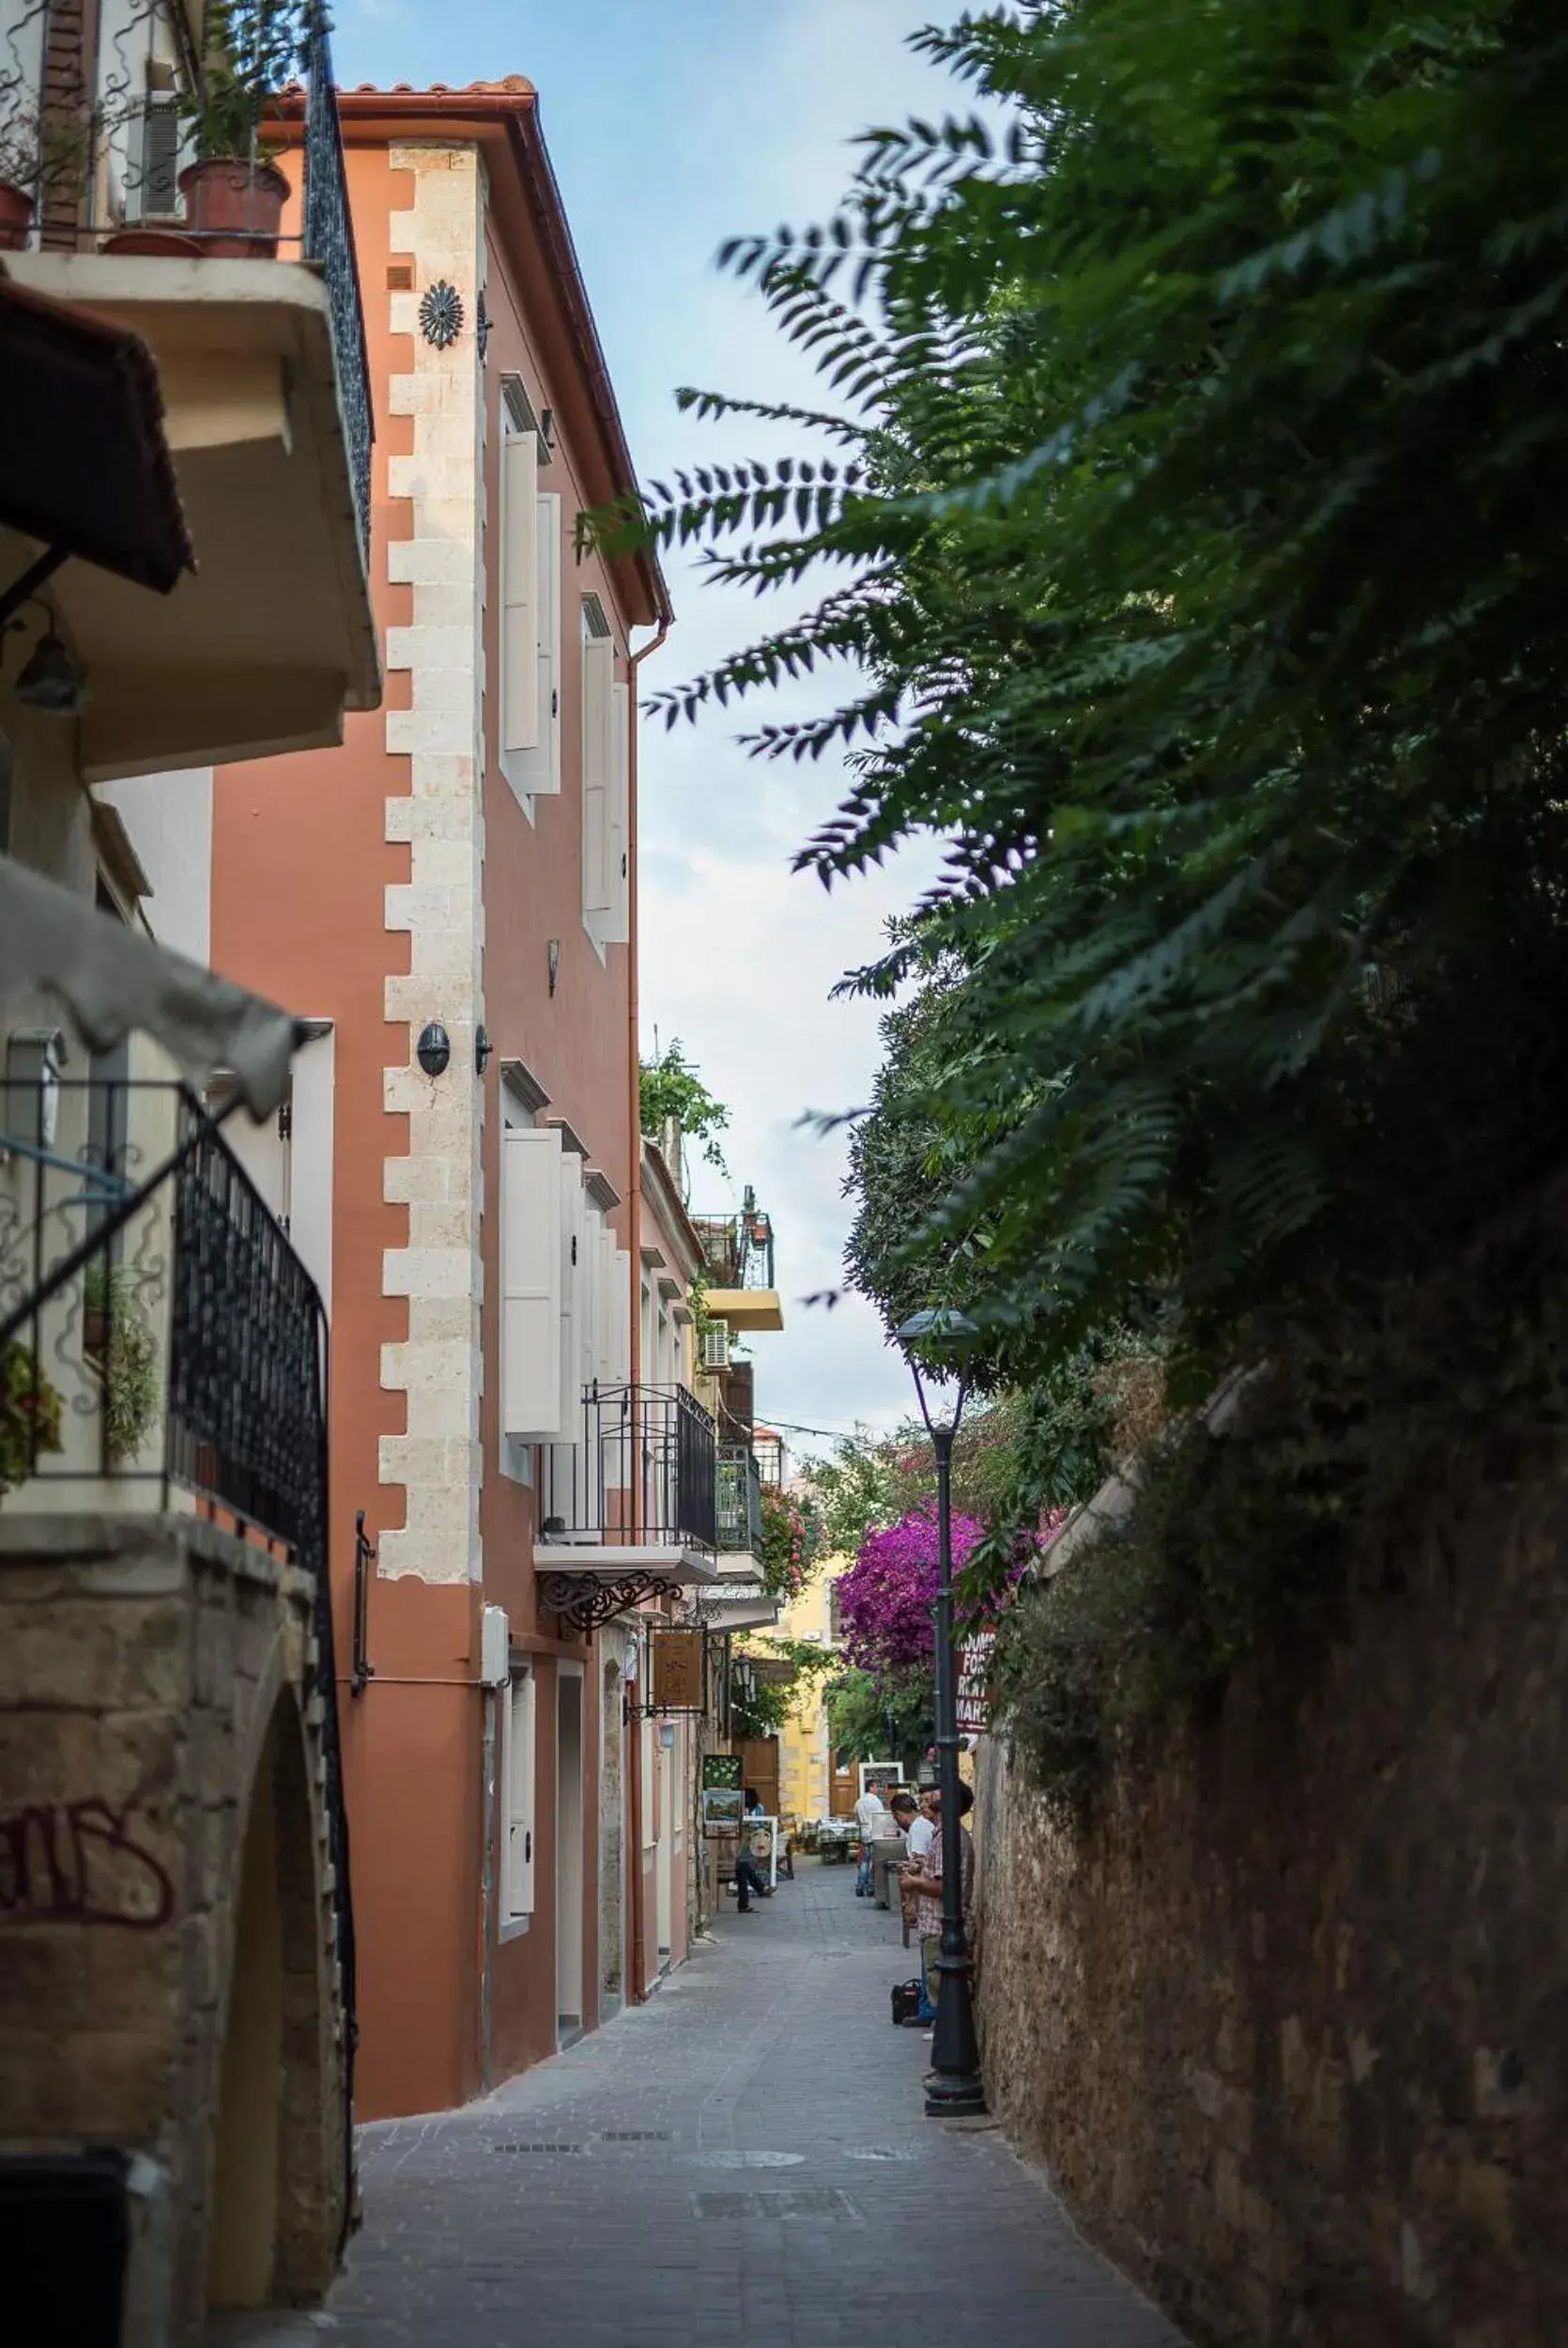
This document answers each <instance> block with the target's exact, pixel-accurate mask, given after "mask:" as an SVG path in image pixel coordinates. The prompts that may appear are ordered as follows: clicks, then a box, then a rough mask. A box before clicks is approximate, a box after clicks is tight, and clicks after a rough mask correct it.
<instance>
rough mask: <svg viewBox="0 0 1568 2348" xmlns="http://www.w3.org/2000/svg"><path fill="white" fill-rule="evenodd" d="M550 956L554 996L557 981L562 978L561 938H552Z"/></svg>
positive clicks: (551, 989) (551, 986)
mask: <svg viewBox="0 0 1568 2348" xmlns="http://www.w3.org/2000/svg"><path fill="white" fill-rule="evenodd" d="M549 956H550V993H551V994H552V995H553V994H554V993H555V986H556V981H557V980H558V979H559V978H560V976H561V940H560V938H559V937H552V938H551V940H550V944H549Z"/></svg>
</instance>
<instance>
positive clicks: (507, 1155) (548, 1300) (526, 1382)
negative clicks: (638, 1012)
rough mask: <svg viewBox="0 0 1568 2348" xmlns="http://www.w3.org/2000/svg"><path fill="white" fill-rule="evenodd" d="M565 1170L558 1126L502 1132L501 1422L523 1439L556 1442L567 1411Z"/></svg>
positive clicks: (509, 1433)
mask: <svg viewBox="0 0 1568 2348" xmlns="http://www.w3.org/2000/svg"><path fill="white" fill-rule="evenodd" d="M574 1163H575V1162H574ZM561 1177H562V1169H561V1134H560V1131H559V1129H558V1128H557V1127H555V1126H548V1125H546V1126H543V1127H540V1128H538V1129H535V1130H529V1129H526V1128H521V1129H519V1128H509V1129H508V1130H507V1131H506V1132H505V1133H503V1134H502V1135H501V1137H500V1214H501V1223H500V1281H501V1301H500V1408H501V1427H502V1429H503V1431H504V1432H505V1433H506V1434H508V1435H514V1436H515V1437H517V1438H518V1439H519V1440H520V1441H522V1442H524V1443H550V1442H554V1441H555V1440H556V1439H557V1438H558V1437H559V1436H560V1435H561V1432H562V1430H563V1425H564V1418H565V1411H566V1397H565V1395H564V1394H563V1392H562V1385H561V1313H562V1303H563V1299H562V1287H561V1190H562V1179H561Z"/></svg>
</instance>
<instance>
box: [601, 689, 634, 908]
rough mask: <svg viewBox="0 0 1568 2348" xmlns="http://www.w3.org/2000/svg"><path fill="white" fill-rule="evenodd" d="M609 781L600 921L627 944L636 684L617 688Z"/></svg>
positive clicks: (615, 692)
mask: <svg viewBox="0 0 1568 2348" xmlns="http://www.w3.org/2000/svg"><path fill="white" fill-rule="evenodd" d="M613 701H614V718H613V723H612V726H611V763H610V783H609V826H608V848H607V856H608V863H609V873H608V880H609V904H608V908H607V913H606V916H605V919H604V920H603V921H601V923H600V924H599V935H600V936H601V937H602V938H603V939H604V941H605V943H606V945H607V946H624V945H625V944H627V942H628V941H629V939H630V937H631V935H632V883H631V869H632V837H631V757H632V715H633V713H632V688H631V687H630V686H629V685H617V686H616V687H615V688H614V694H613Z"/></svg>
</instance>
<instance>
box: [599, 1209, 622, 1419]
mask: <svg viewBox="0 0 1568 2348" xmlns="http://www.w3.org/2000/svg"><path fill="white" fill-rule="evenodd" d="M619 1269H620V1259H619V1258H618V1257H617V1255H616V1252H615V1233H614V1232H613V1231H612V1230H611V1229H610V1228H609V1224H608V1222H607V1220H606V1219H605V1218H604V1217H603V1216H601V1217H600V1220H599V1328H598V1350H599V1371H598V1376H599V1383H600V1384H601V1385H605V1386H616V1385H619V1384H620V1383H621V1372H620V1370H619V1368H618V1367H617V1366H616V1357H615V1332H616V1311H615V1282H616V1278H617V1274H618V1272H619Z"/></svg>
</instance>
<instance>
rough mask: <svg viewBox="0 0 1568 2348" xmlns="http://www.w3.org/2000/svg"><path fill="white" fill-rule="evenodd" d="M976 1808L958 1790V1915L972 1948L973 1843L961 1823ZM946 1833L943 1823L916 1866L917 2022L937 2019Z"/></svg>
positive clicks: (967, 1790) (967, 1793)
mask: <svg viewBox="0 0 1568 2348" xmlns="http://www.w3.org/2000/svg"><path fill="white" fill-rule="evenodd" d="M974 1807H975V1795H974V1792H973V1789H972V1788H971V1787H970V1786H968V1785H961V1786H960V1787H959V1824H958V1825H957V1826H956V1827H954V1828H953V1829H952V1830H951V1831H953V1832H954V1833H956V1834H957V1835H958V1837H959V1842H960V1861H959V1895H960V1912H961V1915H962V1917H963V1937H964V1939H965V1941H966V1942H967V1943H968V1945H969V1946H970V1947H971V1948H972V1947H973V1946H974V1939H975V1932H974V1915H975V1842H974V1837H973V1836H972V1835H971V1833H970V1831H969V1829H968V1828H967V1827H966V1826H965V1825H964V1824H963V1823H962V1821H963V1820H964V1819H965V1818H966V1817H967V1816H968V1815H969V1813H970V1812H971V1810H973V1809H974ZM948 1831H949V1830H948V1828H947V1826H946V1824H945V1821H944V1822H943V1823H941V1824H939V1825H938V1827H937V1829H936V1833H935V1836H934V1838H933V1840H932V1843H931V1846H930V1850H929V1851H928V1852H927V1853H926V1855H925V1857H924V1859H922V1860H919V1861H916V1863H915V1869H914V1871H913V1873H914V1882H915V1926H916V1929H917V1930H918V1932H919V1935H920V1970H921V1976H922V2001H921V2006H920V2019H921V2020H922V2021H923V2022H924V2021H932V2022H934V2021H935V2019H936V1998H937V1990H938V1988H939V1986H940V1984H941V1980H942V1974H941V1970H940V1967H939V1964H938V1959H939V1958H940V1956H941V1954H942V1846H943V1838H944V1836H945V1834H946V1833H947V1832H948Z"/></svg>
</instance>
